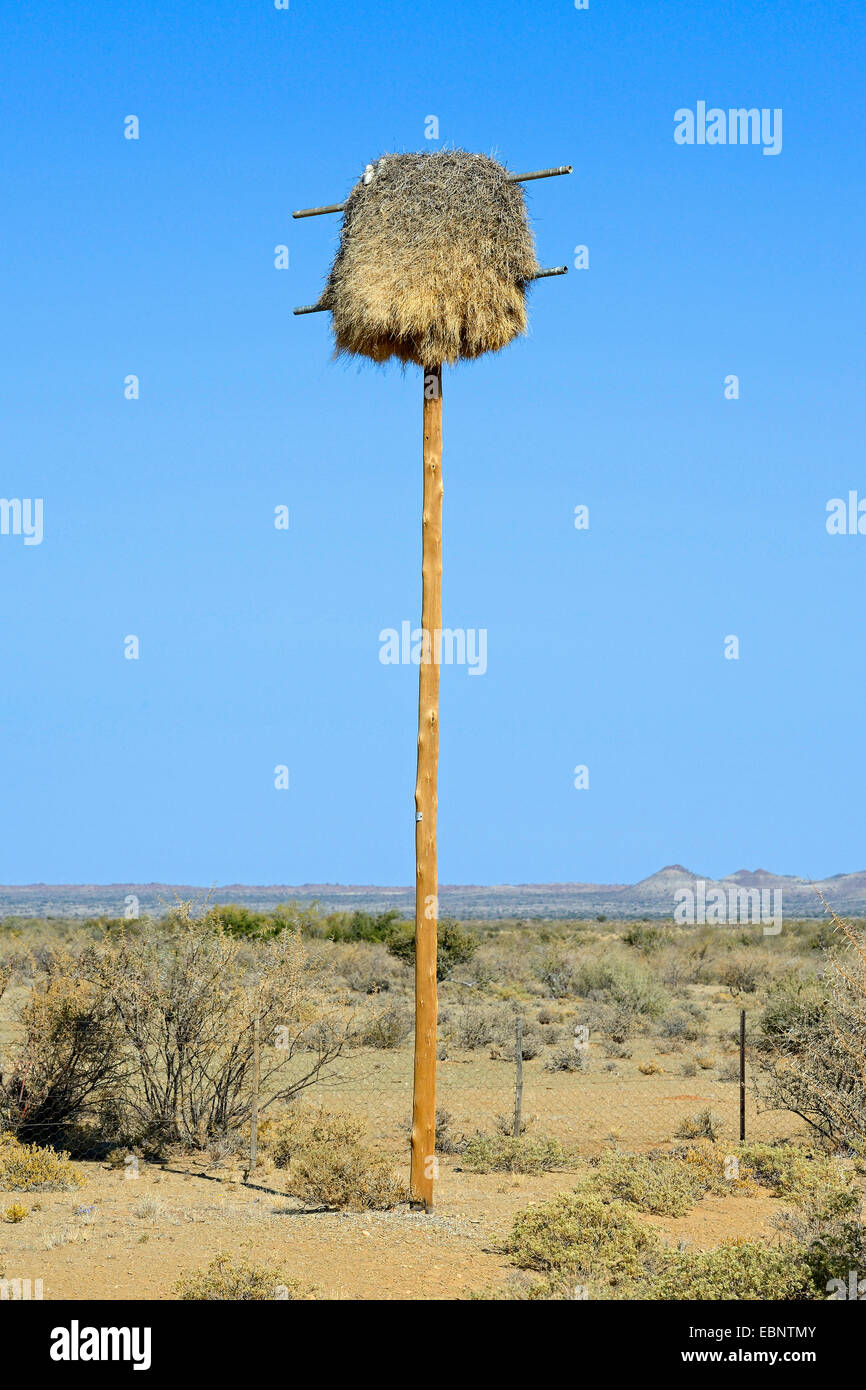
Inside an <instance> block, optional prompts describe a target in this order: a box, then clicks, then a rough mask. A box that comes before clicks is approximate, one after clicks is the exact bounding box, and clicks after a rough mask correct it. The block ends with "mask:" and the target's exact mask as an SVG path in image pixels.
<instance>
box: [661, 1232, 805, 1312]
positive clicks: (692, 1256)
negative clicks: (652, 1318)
mask: <svg viewBox="0 0 866 1390" xmlns="http://www.w3.org/2000/svg"><path fill="white" fill-rule="evenodd" d="M811 1289H812V1279H811V1275H810V1272H809V1268H808V1265H807V1264H806V1260H805V1258H804V1256H803V1253H802V1251H801V1250H800V1249H799V1248H798V1247H797V1246H794V1245H781V1246H774V1245H766V1244H765V1243H763V1242H761V1241H752V1240H726V1241H723V1243H722V1244H721V1245H719V1246H717V1247H716V1248H715V1249H714V1250H699V1251H668V1252H666V1254H665V1256H664V1258H663V1260H662V1261H661V1262H660V1269H659V1272H658V1273H657V1274H656V1276H655V1277H654V1278H652V1277H651V1278H650V1280H649V1283H648V1290H647V1293H646V1295H645V1296H646V1297H647V1298H650V1299H658V1300H677V1301H680V1300H682V1301H688V1300H690V1299H694V1300H698V1301H705V1300H715V1299H736V1300H737V1301H738V1302H739V1301H746V1302H754V1301H763V1300H765V1299H766V1300H785V1299H801V1298H808V1297H810V1296H812V1295H811Z"/></svg>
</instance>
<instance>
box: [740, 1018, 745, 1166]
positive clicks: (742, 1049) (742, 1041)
mask: <svg viewBox="0 0 866 1390" xmlns="http://www.w3.org/2000/svg"><path fill="white" fill-rule="evenodd" d="M745 1142H746V1011H745V1009H740V1143H741V1144H745Z"/></svg>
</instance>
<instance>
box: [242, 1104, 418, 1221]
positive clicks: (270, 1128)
mask: <svg viewBox="0 0 866 1390" xmlns="http://www.w3.org/2000/svg"><path fill="white" fill-rule="evenodd" d="M261 1138H262V1148H263V1150H264V1151H265V1152H266V1153H268V1154H269V1155H270V1158H271V1160H272V1162H273V1163H274V1166H275V1167H277V1168H286V1169H288V1184H287V1186H288V1191H289V1192H290V1193H291V1194H292V1196H294V1197H297V1198H298V1199H299V1200H300V1201H302V1202H306V1203H307V1204H308V1205H311V1206H323V1207H327V1208H329V1209H331V1210H351V1211H369V1210H375V1211H384V1210H386V1209H387V1208H389V1207H393V1206H397V1205H398V1203H400V1202H405V1201H407V1200H408V1197H409V1193H408V1191H407V1189H406V1187H405V1184H404V1183H403V1182H402V1181H401V1179H399V1178H398V1177H397V1176H396V1175H395V1173H394V1171H393V1167H392V1164H391V1160H390V1159H389V1158H388V1157H387V1156H386V1155H385V1154H382V1153H380V1152H379V1151H378V1150H377V1149H375V1148H374V1147H373V1146H372V1145H371V1144H369V1142H368V1141H367V1125H366V1121H365V1120H363V1119H361V1118H359V1117H357V1116H354V1115H347V1114H345V1113H343V1112H340V1111H328V1110H324V1109H323V1110H318V1111H307V1110H304V1109H303V1108H302V1107H300V1106H298V1107H295V1108H293V1109H292V1110H290V1111H289V1112H288V1114H287V1115H285V1116H283V1117H282V1118H281V1119H276V1120H268V1121H266V1122H265V1124H264V1125H263V1126H262V1133H261Z"/></svg>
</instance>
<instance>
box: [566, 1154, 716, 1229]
mask: <svg viewBox="0 0 866 1390" xmlns="http://www.w3.org/2000/svg"><path fill="white" fill-rule="evenodd" d="M593 1167H594V1179H595V1184H596V1185H597V1186H598V1187H600V1188H601V1189H602V1193H603V1195H604V1196H605V1197H606V1198H616V1199H617V1200H618V1201H622V1202H626V1203H628V1205H629V1206H632V1207H637V1208H639V1210H641V1211H648V1212H652V1213H654V1214H655V1215H657V1216H685V1214H686V1212H689V1211H691V1209H692V1207H693V1206H694V1205H695V1203H696V1202H697V1201H698V1200H699V1199H700V1198H701V1197H703V1195H704V1192H705V1191H706V1189H705V1188H704V1186H703V1184H702V1182H701V1180H700V1178H699V1176H698V1175H697V1174H696V1173H694V1172H693V1171H692V1170H691V1169H690V1168H689V1167H688V1165H687V1164H685V1163H682V1162H678V1161H677V1159H675V1158H670V1157H668V1156H667V1155H666V1154H662V1153H654V1154H626V1153H620V1152H619V1151H618V1150H616V1149H607V1150H606V1151H605V1152H604V1153H603V1154H602V1156H601V1158H599V1159H598V1160H596V1162H595V1164H594V1165H593Z"/></svg>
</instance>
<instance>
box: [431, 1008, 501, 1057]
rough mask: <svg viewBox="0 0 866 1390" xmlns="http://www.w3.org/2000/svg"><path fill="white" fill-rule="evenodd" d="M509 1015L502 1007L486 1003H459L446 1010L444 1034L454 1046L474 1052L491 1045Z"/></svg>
mask: <svg viewBox="0 0 866 1390" xmlns="http://www.w3.org/2000/svg"><path fill="white" fill-rule="evenodd" d="M508 1017H509V1015H508V1014H507V1013H505V1012H504V1011H503V1009H502V1008H497V1007H495V1006H488V1005H485V1004H462V1005H461V1004H458V1005H456V1006H454V1007H453V1008H451V1009H448V1010H446V1011H445V1012H444V1014H443V1017H442V1034H443V1037H444V1038H445V1039H446V1040H447V1042H448V1043H449V1044H450V1046H451V1047H453V1048H459V1049H461V1050H463V1051H466V1052H472V1051H474V1050H475V1049H476V1048H479V1047H489V1045H490V1044H491V1043H492V1042H494V1041H495V1040H496V1039H497V1038H499V1037H500V1036H501V1034H502V1029H503V1021H504V1020H505V1019H507V1018H508Z"/></svg>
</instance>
